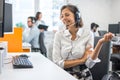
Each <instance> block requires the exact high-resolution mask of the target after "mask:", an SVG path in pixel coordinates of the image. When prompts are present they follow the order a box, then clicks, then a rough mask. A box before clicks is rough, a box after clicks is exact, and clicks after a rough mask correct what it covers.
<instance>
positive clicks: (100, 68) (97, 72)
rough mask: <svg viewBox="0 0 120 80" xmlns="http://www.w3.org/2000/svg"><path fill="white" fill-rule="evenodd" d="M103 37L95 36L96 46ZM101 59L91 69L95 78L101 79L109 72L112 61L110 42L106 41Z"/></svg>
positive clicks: (100, 55)
mask: <svg viewBox="0 0 120 80" xmlns="http://www.w3.org/2000/svg"><path fill="white" fill-rule="evenodd" d="M100 38H102V37H95V39H94V46H96V44H97V42H98V40H99V39H100ZM98 57H99V59H101V62H100V63H96V64H95V66H94V67H93V68H92V69H90V70H91V73H92V75H93V80H101V79H102V77H103V76H104V75H105V74H107V73H108V71H109V61H110V42H106V43H104V44H103V46H102V48H101V51H100V54H99V56H98Z"/></svg>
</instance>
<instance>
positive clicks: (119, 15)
mask: <svg viewBox="0 0 120 80" xmlns="http://www.w3.org/2000/svg"><path fill="white" fill-rule="evenodd" d="M111 17H112V19H111V23H118V22H120V0H112V5H111Z"/></svg>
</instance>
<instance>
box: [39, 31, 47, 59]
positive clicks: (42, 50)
mask: <svg viewBox="0 0 120 80" xmlns="http://www.w3.org/2000/svg"><path fill="white" fill-rule="evenodd" d="M39 46H40V52H41V54H43V55H44V56H45V57H47V55H46V54H47V49H46V47H45V44H44V32H41V33H40V35H39Z"/></svg>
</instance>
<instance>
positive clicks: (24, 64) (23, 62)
mask: <svg viewBox="0 0 120 80" xmlns="http://www.w3.org/2000/svg"><path fill="white" fill-rule="evenodd" d="M12 64H13V67H14V68H33V65H32V63H31V62H30V61H29V59H28V57H21V56H15V57H13V61H12Z"/></svg>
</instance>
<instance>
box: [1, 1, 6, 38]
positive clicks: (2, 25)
mask: <svg viewBox="0 0 120 80" xmlns="http://www.w3.org/2000/svg"><path fill="white" fill-rule="evenodd" d="M4 3H5V0H0V37H3V35H4Z"/></svg>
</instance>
